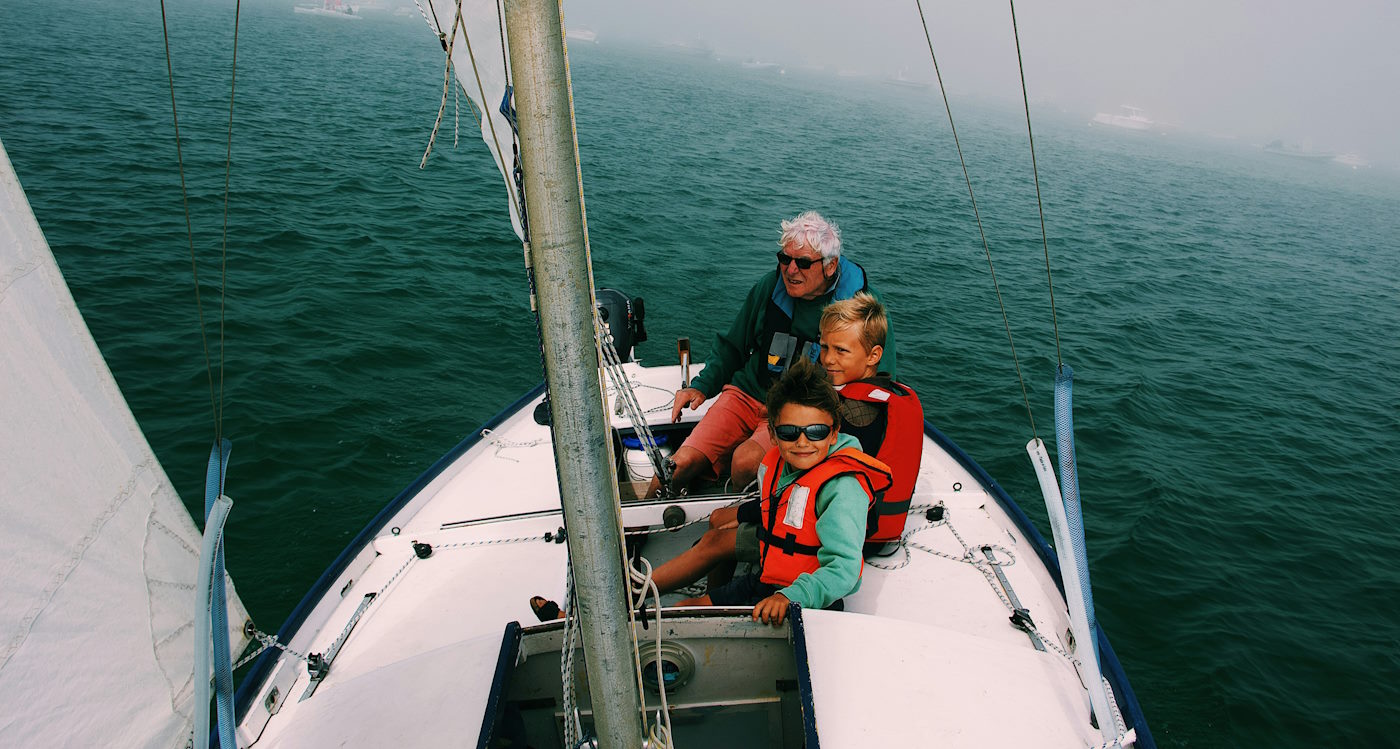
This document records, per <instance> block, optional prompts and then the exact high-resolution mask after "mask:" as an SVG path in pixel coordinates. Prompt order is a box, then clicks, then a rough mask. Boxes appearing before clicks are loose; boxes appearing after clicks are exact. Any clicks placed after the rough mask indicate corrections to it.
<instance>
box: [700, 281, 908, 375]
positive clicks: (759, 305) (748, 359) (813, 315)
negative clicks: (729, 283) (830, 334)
mask: <svg viewBox="0 0 1400 749" xmlns="http://www.w3.org/2000/svg"><path fill="white" fill-rule="evenodd" d="M847 262H848V261H847ZM847 262H843V268H844V267H847ZM851 265H852V266H853V265H854V264H851ZM843 272H844V271H843ZM852 272H856V273H859V272H861V270H860V268H858V267H853V270H852ZM779 283H780V281H779V280H778V271H777V269H776V268H775V269H773V270H771V271H768V272H767V273H765V274H764V275H763V278H761V279H759V281H758V283H756V284H754V286H753V288H752V289H750V290H749V294H748V296H747V297H745V299H744V305H743V306H742V307H740V308H739V314H738V315H737V316H736V317H735V318H734V324H733V325H731V326H729V331H728V332H727V333H720V334H719V335H717V336H716V337H715V347H714V350H713V351H711V352H710V356H709V359H708V360H706V362H705V369H704V371H702V372H701V373H700V374H699V375H697V376H696V377H695V379H694V380H693V381H692V382H691V383H690V386H691V387H693V388H695V389H696V390H699V391H700V392H702V393H704V394H705V397H706V398H713V397H715V396H716V395H718V394H719V391H720V390H721V389H723V388H724V386H725V385H733V386H735V387H737V388H739V389H740V390H743V391H744V392H745V393H748V394H749V395H750V396H752V397H753V398H755V399H757V400H758V401H760V402H762V401H763V400H764V399H765V398H767V397H768V389H767V388H766V387H764V386H763V385H762V384H761V383H762V382H763V380H762V378H761V377H760V375H761V374H762V372H763V370H764V369H766V368H767V366H768V351H767V349H766V347H763V346H760V345H759V336H760V335H761V334H762V332H763V313H764V310H765V309H766V308H767V305H768V300H769V299H771V298H772V296H773V291H774V289H775V288H776V287H777V285H778V284H779ZM866 283H867V291H869V292H870V293H871V294H872V295H873V296H874V297H875V298H876V299H879V298H880V294H879V292H877V291H876V290H875V288H874V287H873V286H869V281H868V280H867V282H866ZM784 293H785V292H784ZM831 297H832V294H831V293H828V294H825V295H823V296H820V297H817V298H816V299H811V300H807V299H794V300H793V313H792V330H793V332H794V333H795V334H796V335H799V336H801V337H803V338H807V339H809V340H813V341H815V340H817V338H818V336H819V334H820V331H821V317H822V310H823V309H825V308H826V305H828V304H830V303H831V301H832V298H831ZM760 349H762V350H760ZM877 369H879V370H880V371H881V372H886V373H888V374H889V376H890V377H891V379H899V375H898V373H897V372H896V371H895V349H894V325H893V324H891V325H890V326H889V332H888V333H887V334H886V336H885V351H884V354H883V355H881V357H880V363H879V364H878V365H877Z"/></svg>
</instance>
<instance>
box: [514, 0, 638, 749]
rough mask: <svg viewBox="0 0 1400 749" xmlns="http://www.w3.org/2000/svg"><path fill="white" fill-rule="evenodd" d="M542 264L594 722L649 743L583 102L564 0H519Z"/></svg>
mask: <svg viewBox="0 0 1400 749" xmlns="http://www.w3.org/2000/svg"><path fill="white" fill-rule="evenodd" d="M505 16H506V29H507V33H508V38H509V41H510V62H511V71H512V73H513V75H514V79H515V105H516V113H517V116H518V118H519V125H520V152H521V153H520V160H521V167H522V171H523V178H524V182H525V207H526V215H528V216H529V217H530V235H529V237H528V238H527V242H528V248H529V255H530V267H531V269H532V271H533V273H534V279H535V292H536V294H537V296H538V303H539V317H540V337H541V341H542V348H543V356H544V365H545V381H546V382H547V383H548V385H549V403H550V416H551V417H552V419H553V426H554V460H555V464H556V465H557V466H558V470H559V489H560V495H561V496H562V498H563V504H564V523H565V526H566V527H567V528H568V532H569V559H570V561H571V562H572V564H573V569H574V580H575V586H574V587H575V591H576V595H577V609H578V610H577V612H576V613H577V615H578V617H579V620H580V629H581V631H582V635H583V651H584V658H585V660H586V663H587V672H588V691H589V694H590V695H591V698H592V704H593V720H594V730H595V732H596V733H597V736H598V740H599V744H600V746H602V747H605V749H610V748H614V747H616V748H617V749H635V748H637V747H641V746H642V723H641V709H642V702H641V693H640V691H639V686H638V684H637V676H636V672H635V671H634V670H633V668H634V667H633V663H634V661H633V655H632V633H631V628H630V624H629V617H628V611H627V605H628V604H627V579H626V577H625V573H624V571H623V570H624V568H625V562H624V554H623V551H622V533H621V531H622V519H621V515H620V509H619V507H620V505H619V503H618V495H617V482H616V480H615V476H614V472H613V471H614V468H613V462H612V451H611V445H610V443H609V442H608V440H607V439H606V438H605V435H606V434H607V430H608V428H609V424H608V421H607V418H606V412H605V410H604V407H603V394H602V388H601V379H600V378H601V373H600V370H599V367H598V349H597V344H596V340H595V336H594V332H593V314H594V312H593V305H594V299H593V280H592V276H591V271H590V268H589V258H588V253H587V248H586V246H585V243H584V229H583V204H582V195H581V191H580V188H579V166H578V155H577V150H576V143H577V140H576V136H575V133H574V118H573V102H572V100H571V97H570V92H569V81H568V67H567V60H566V59H565V56H564V42H563V38H564V33H563V24H562V22H561V19H560V13H559V5H558V2H557V0H508V2H506V3H505Z"/></svg>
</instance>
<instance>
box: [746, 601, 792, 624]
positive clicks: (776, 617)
mask: <svg viewBox="0 0 1400 749" xmlns="http://www.w3.org/2000/svg"><path fill="white" fill-rule="evenodd" d="M789 603H791V601H789V600H788V597H787V596H785V595H783V594H782V593H774V594H773V595H771V596H768V597H767V598H765V599H763V600H762V601H759V602H758V605H757V606H754V607H753V620H754V621H756V622H763V623H764V624H771V625H773V626H775V627H776V626H778V625H779V624H782V623H783V619H785V618H787V612H788V604H789Z"/></svg>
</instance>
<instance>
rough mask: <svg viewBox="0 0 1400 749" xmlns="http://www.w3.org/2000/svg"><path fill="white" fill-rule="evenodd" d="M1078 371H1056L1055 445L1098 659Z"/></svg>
mask: <svg viewBox="0 0 1400 749" xmlns="http://www.w3.org/2000/svg"><path fill="white" fill-rule="evenodd" d="M1073 394H1074V370H1073V369H1071V368H1070V366H1069V365H1068V364H1061V365H1060V368H1059V370H1058V371H1057V372H1056V373H1055V447H1056V453H1057V455H1058V458H1059V463H1060V486H1061V489H1062V493H1063V495H1064V503H1065V520H1066V523H1067V524H1068V526H1069V528H1068V530H1069V535H1070V548H1071V549H1073V552H1074V566H1075V567H1076V568H1078V570H1079V587H1080V590H1081V591H1082V593H1083V596H1084V609H1085V613H1087V614H1088V622H1089V636H1090V638H1091V639H1092V640H1093V646H1094V658H1095V660H1098V656H1099V623H1098V619H1097V618H1096V617H1095V616H1094V598H1093V595H1092V594H1091V593H1090V587H1089V556H1088V554H1087V553H1086V551H1085V544H1084V513H1083V511H1082V510H1081V509H1080V506H1079V469H1078V468H1077V467H1076V463H1075V459H1074V415H1073V408H1072V401H1073V397H1072V396H1073Z"/></svg>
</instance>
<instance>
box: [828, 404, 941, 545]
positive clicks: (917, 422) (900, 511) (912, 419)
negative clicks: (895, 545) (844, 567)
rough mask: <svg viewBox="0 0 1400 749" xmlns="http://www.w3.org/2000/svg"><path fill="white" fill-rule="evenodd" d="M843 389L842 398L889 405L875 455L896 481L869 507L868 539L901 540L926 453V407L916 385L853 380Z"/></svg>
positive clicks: (873, 541)
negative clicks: (921, 402)
mask: <svg viewBox="0 0 1400 749" xmlns="http://www.w3.org/2000/svg"><path fill="white" fill-rule="evenodd" d="M840 393H841V397H842V398H849V399H851V400H857V401H865V402H867V403H884V404H885V405H886V410H885V413H886V420H885V439H884V440H883V441H882V442H881V443H880V450H879V452H878V453H876V456H875V457H877V458H879V459H880V462H882V463H884V464H885V465H887V466H889V468H890V471H891V473H892V475H893V476H894V484H893V485H892V486H891V487H890V489H889V491H887V492H885V494H884V496H882V497H880V498H879V499H877V501H876V502H875V505H874V506H873V507H872V508H871V509H870V517H869V518H868V519H867V521H866V526H865V540H866V541H867V542H869V543H885V542H888V541H898V540H899V537H900V535H901V534H903V533H904V522H905V520H907V519H908V517H909V502H910V498H911V497H913V496H914V482H915V481H916V480H917V479H918V478H919V462H920V460H921V459H922V458H923V455H924V407H923V405H922V404H920V403H919V396H918V395H915V394H914V391H913V389H911V388H909V387H908V386H906V385H901V384H899V383H897V382H896V383H890V384H889V385H888V386H883V387H882V386H880V385H875V384H872V383H870V382H866V381H858V382H851V383H847V384H846V385H845V386H843V387H842V388H841V390H840Z"/></svg>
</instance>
